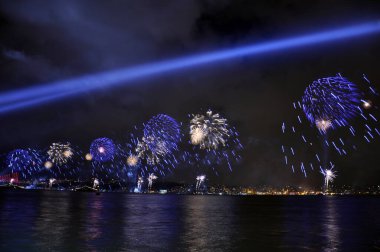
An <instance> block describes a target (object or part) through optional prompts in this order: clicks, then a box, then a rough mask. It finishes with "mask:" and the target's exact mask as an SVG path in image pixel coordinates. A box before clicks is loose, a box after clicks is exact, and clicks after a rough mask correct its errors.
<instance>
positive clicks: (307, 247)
mask: <svg viewBox="0 0 380 252" xmlns="http://www.w3.org/2000/svg"><path fill="white" fill-rule="evenodd" d="M379 213H380V197H375V196H361V197H358V196H345V197H337V196H335V197H332V196H300V197H298V196H287V197H286V196H245V197H242V196H240V197H238V196H198V195H196V196H192V195H136V194H124V193H103V194H101V195H99V196H97V195H95V194H94V193H85V192H83V193H81V192H61V191H1V192H0V251H264V250H265V251H268V250H280V251H299V250H301V251H302V250H303V251H369V250H376V249H377V250H379V249H380V217H379Z"/></svg>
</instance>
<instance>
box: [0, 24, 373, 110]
mask: <svg viewBox="0 0 380 252" xmlns="http://www.w3.org/2000/svg"><path fill="white" fill-rule="evenodd" d="M378 32H380V21H376V22H371V23H365V24H360V25H356V26H350V27H344V28H340V29H335V30H330V31H324V32H319V33H313V34H308V35H302V36H297V37H292V38H286V39H280V40H276V41H270V42H267V43H261V44H254V45H248V46H242V47H238V48H234V49H226V50H220V51H214V52H211V53H203V54H198V55H194V56H188V57H182V58H177V59H171V60H166V61H161V62H155V63H150V64H144V65H140V66H136V67H128V68H122V69H118V70H113V71H107V72H102V73H98V74H89V75H85V76H82V77H79V78H73V79H68V80H63V81H57V82H52V83H47V84H42V85H41V84H40V85H37V86H33V87H30V88H24V89H19V90H13V91H8V92H3V93H1V94H0V113H8V112H12V111H16V110H19V109H23V108H27V107H31V106H36V105H39V104H43V103H46V102H49V101H53V100H59V99H62V98H64V97H69V96H74V95H78V94H80V93H83V92H86V91H91V90H95V89H99V88H105V87H111V86H116V85H121V84H126V83H131V82H130V81H133V80H136V79H139V78H143V77H150V76H154V75H158V74H162V73H166V72H169V71H173V70H179V69H183V68H189V67H193V66H199V65H203V64H207V63H214V62H218V61H223V60H228V59H234V58H238V57H241V56H248V55H259V54H264V53H268V52H275V51H280V50H284V49H292V48H296V47H302V46H308V45H316V44H321V43H326V42H330V41H336V40H342V39H348V38H353V37H358V36H364V35H369V34H372V33H378Z"/></svg>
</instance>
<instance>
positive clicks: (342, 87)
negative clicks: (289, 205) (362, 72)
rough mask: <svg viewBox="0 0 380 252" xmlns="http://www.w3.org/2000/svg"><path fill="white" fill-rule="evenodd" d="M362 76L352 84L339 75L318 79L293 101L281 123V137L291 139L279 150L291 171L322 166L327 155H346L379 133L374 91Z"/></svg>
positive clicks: (325, 161)
mask: <svg viewBox="0 0 380 252" xmlns="http://www.w3.org/2000/svg"><path fill="white" fill-rule="evenodd" d="M364 80H365V81H364V84H361V85H356V84H354V83H352V82H350V81H348V80H347V79H346V78H344V77H342V76H340V75H338V76H336V77H328V78H322V79H318V80H316V81H314V82H313V83H312V84H311V85H310V86H308V87H307V88H306V90H305V93H304V95H303V97H302V99H301V101H299V102H294V103H293V108H294V110H293V112H295V114H294V116H293V118H292V120H290V121H288V122H286V123H285V122H283V123H282V127H281V130H282V132H283V136H284V138H285V139H286V140H285V141H286V142H289V141H290V142H292V144H284V145H282V146H281V151H282V153H283V155H284V163H285V165H287V166H290V167H291V169H292V170H293V172H294V171H295V169H296V168H297V167H299V168H300V169H301V171H302V172H303V174H304V175H305V176H307V168H309V169H310V170H314V169H315V168H318V167H319V169H320V170H323V168H322V167H325V166H326V163H328V162H329V159H331V158H337V157H339V156H347V155H349V154H350V153H351V152H353V151H355V150H356V149H357V148H358V147H359V145H362V144H366V143H369V142H371V141H372V140H373V139H375V136H376V135H380V131H379V125H378V120H377V116H376V115H375V113H377V107H376V106H375V105H374V102H373V101H374V100H375V97H376V96H377V92H376V91H375V89H374V88H373V87H372V85H371V83H370V82H369V81H368V79H367V78H366V77H365V76H364ZM294 140H298V141H296V142H295V141H294ZM330 149H331V150H333V152H330Z"/></svg>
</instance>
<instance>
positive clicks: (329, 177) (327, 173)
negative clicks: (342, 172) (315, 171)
mask: <svg viewBox="0 0 380 252" xmlns="http://www.w3.org/2000/svg"><path fill="white" fill-rule="evenodd" d="M333 169H334V165H332V164H331V168H329V169H322V168H320V172H321V174H322V175H323V176H324V178H325V188H326V191H328V189H329V183H332V182H333V181H334V179H335V178H336V172H335V171H333Z"/></svg>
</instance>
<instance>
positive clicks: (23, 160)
mask: <svg viewBox="0 0 380 252" xmlns="http://www.w3.org/2000/svg"><path fill="white" fill-rule="evenodd" d="M32 161H33V160H32V156H31V155H30V154H29V151H27V150H24V149H16V150H13V151H11V152H9V153H8V155H7V165H8V168H10V169H11V170H12V172H17V171H23V170H27V169H28V168H29V167H30V165H31V164H32Z"/></svg>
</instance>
